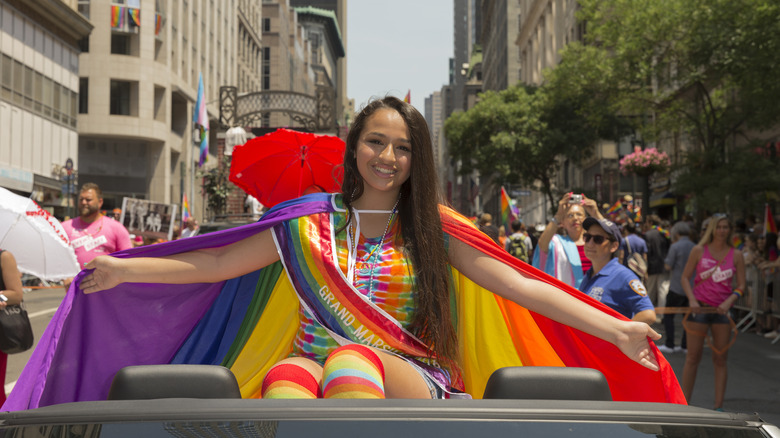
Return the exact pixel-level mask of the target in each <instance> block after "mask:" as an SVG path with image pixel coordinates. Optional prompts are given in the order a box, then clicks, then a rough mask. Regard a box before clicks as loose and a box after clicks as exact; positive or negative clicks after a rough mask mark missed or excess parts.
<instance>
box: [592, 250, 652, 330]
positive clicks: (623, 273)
mask: <svg viewBox="0 0 780 438" xmlns="http://www.w3.org/2000/svg"><path fill="white" fill-rule="evenodd" d="M580 290H581V291H582V292H585V293H586V294H588V295H590V296H591V298H594V299H596V300H598V301H601V302H602V303H604V304H606V305H607V306H609V307H611V308H613V309H615V310H616V311H617V312H618V313H621V314H622V315H624V316H625V317H626V318H629V319H631V318H632V317H633V316H634V315H636V314H637V313H639V312H641V311H643V310H648V309H654V307H653V303H652V302H651V301H650V298H648V297H647V290H646V289H645V286H644V285H643V284H642V282H641V281H640V280H639V278H638V277H637V276H636V274H634V272H633V271H631V270H630V269H628V268H626V267H625V266H623V265H621V264H620V262H618V259H617V258H613V259H612V260H610V261H609V263H607V264H606V266H604V267H603V268H602V269H601V271H599V273H598V274H596V275H595V276H594V275H593V268H591V269H590V270H588V272H587V274H585V278H583V279H582V283H580Z"/></svg>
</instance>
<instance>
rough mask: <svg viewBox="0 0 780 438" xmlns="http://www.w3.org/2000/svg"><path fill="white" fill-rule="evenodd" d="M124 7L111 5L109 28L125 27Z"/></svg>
mask: <svg viewBox="0 0 780 438" xmlns="http://www.w3.org/2000/svg"><path fill="white" fill-rule="evenodd" d="M124 12H125V7H124V6H115V5H111V28H113V29H121V28H122V27H124V25H125V13H124Z"/></svg>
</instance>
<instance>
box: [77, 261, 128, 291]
mask: <svg viewBox="0 0 780 438" xmlns="http://www.w3.org/2000/svg"><path fill="white" fill-rule="evenodd" d="M121 266H122V259H117V258H114V257H111V256H98V257H95V258H94V259H92V261H90V262H89V263H87V265H86V266H84V269H94V270H93V271H92V272H91V273H90V274H88V275H87V276H86V277H84V278H82V279H81V284H80V286H81V290H82V291H84V293H85V294H91V293H93V292H100V291H102V290H106V289H111V288H113V287H116V286H117V285H119V284H121V283H123V281H122V280H121V278H120V276H119V272H120V270H121Z"/></svg>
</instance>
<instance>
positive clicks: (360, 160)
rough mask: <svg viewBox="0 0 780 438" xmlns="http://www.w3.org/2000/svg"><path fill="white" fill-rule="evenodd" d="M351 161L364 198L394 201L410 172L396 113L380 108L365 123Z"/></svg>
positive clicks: (404, 131) (407, 145)
mask: <svg viewBox="0 0 780 438" xmlns="http://www.w3.org/2000/svg"><path fill="white" fill-rule="evenodd" d="M355 158H356V161H357V168H358V171H359V172H360V176H361V177H362V178H363V187H364V193H363V195H364V197H366V198H368V199H372V198H375V197H382V198H388V199H392V200H393V202H395V199H397V198H398V193H399V191H400V190H401V186H402V185H403V183H404V182H406V180H407V179H409V175H410V174H411V169H412V143H411V140H410V136H409V130H408V128H407V126H406V123H405V122H404V119H403V118H402V117H401V115H400V114H398V112H397V111H395V110H392V109H387V108H382V109H379V110H377V111H376V112H375V113H374V114H372V115H371V116H370V117H369V118H368V119H367V120H366V123H365V126H364V127H363V130H362V131H361V133H360V138H359V139H358V144H357V149H356V151H355ZM366 195H367V196H366Z"/></svg>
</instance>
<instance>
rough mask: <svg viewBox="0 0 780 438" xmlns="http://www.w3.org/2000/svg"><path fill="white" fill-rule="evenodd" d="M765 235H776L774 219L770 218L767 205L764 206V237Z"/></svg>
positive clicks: (770, 211) (770, 214)
mask: <svg viewBox="0 0 780 438" xmlns="http://www.w3.org/2000/svg"><path fill="white" fill-rule="evenodd" d="M767 233H775V234H777V224H776V223H775V217H774V216H772V210H771V209H770V208H769V204H768V203H767V204H764V236H766V234H767Z"/></svg>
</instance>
